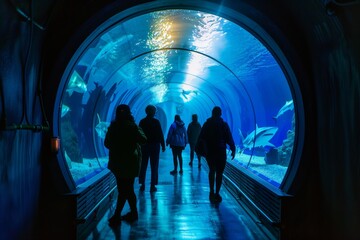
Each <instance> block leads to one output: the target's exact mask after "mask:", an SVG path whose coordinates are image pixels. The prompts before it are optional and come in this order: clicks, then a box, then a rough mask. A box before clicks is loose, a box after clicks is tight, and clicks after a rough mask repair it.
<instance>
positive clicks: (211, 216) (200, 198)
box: [87, 149, 269, 240]
mask: <svg viewBox="0 0 360 240" xmlns="http://www.w3.org/2000/svg"><path fill="white" fill-rule="evenodd" d="M183 157H184V168H183V169H184V173H183V174H182V175H180V174H177V175H174V176H172V175H170V173H169V172H170V171H171V170H172V168H173V163H172V156H171V151H170V149H167V150H166V152H165V153H161V159H160V167H159V184H158V186H157V189H158V190H157V192H153V193H150V191H149V190H150V174H151V172H150V169H148V172H147V175H146V179H147V182H146V188H145V191H144V192H141V191H139V187H140V186H139V185H138V183H137V182H136V184H135V190H136V193H137V201H138V212H139V220H138V221H137V222H135V223H132V224H129V223H126V222H122V224H121V225H120V226H119V227H117V228H114V229H111V228H110V227H109V226H108V224H107V219H108V218H110V216H112V214H113V212H114V207H111V208H109V210H108V211H107V213H106V214H105V216H104V217H103V219H101V221H99V224H98V225H97V228H96V230H94V232H93V233H92V234H91V235H90V236H89V237H88V238H87V239H88V240H91V239H101V240H102V239H104V240H107V239H231V240H232V239H244V240H248V239H259V240H260V239H261V240H263V239H269V237H268V236H266V235H265V234H264V233H263V232H262V231H261V229H260V228H259V226H258V225H257V224H256V223H255V222H253V220H252V219H251V218H250V217H249V216H248V214H247V213H246V212H245V211H244V209H242V208H241V207H240V205H239V204H238V203H237V202H236V200H235V199H234V198H233V196H232V195H230V193H228V192H227V190H226V188H225V187H223V188H222V192H221V193H222V196H223V201H222V202H221V203H220V204H217V205H215V204H211V203H210V202H209V187H208V176H207V171H206V170H205V168H204V167H202V168H198V167H197V165H195V166H193V167H190V166H189V165H188V162H189V155H188V153H187V152H184V154H183ZM204 164H206V162H204V161H203V162H202V165H203V166H204ZM128 211H129V206H128V205H127V204H126V205H125V207H124V210H123V214H125V213H126V212H128Z"/></svg>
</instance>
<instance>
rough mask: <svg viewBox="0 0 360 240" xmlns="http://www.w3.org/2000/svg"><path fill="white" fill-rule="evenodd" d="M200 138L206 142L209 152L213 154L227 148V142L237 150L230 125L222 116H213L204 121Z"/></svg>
mask: <svg viewBox="0 0 360 240" xmlns="http://www.w3.org/2000/svg"><path fill="white" fill-rule="evenodd" d="M199 138H201V139H203V140H204V141H205V143H206V148H207V151H208V152H207V154H208V155H212V154H216V153H218V152H220V151H224V150H226V144H228V145H229V146H230V149H231V151H233V152H235V144H234V140H233V137H232V134H231V132H230V128H229V125H228V124H227V123H226V122H225V121H224V120H223V119H222V118H221V117H217V118H216V117H211V118H208V119H207V120H206V122H205V123H204V125H203V127H202V129H201V133H200V136H199Z"/></svg>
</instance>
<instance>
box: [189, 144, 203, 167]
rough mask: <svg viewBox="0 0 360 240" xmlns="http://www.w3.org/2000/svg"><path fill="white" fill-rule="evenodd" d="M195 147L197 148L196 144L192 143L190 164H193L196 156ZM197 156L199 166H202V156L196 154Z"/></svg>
mask: <svg viewBox="0 0 360 240" xmlns="http://www.w3.org/2000/svg"><path fill="white" fill-rule="evenodd" d="M195 146H196V144H195V143H190V162H191V163H192V162H193V160H194V156H195ZM196 156H197V159H198V161H199V165H200V163H201V162H200V159H201V156H200V155H199V154H196Z"/></svg>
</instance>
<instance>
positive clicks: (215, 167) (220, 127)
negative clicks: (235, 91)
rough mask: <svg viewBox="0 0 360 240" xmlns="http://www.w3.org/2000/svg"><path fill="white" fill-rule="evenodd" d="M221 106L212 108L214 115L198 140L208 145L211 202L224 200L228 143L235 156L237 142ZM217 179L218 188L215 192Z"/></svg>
mask: <svg viewBox="0 0 360 240" xmlns="http://www.w3.org/2000/svg"><path fill="white" fill-rule="evenodd" d="M221 114H222V113H221V108H220V107H218V106H216V107H214V108H213V110H212V116H211V117H210V118H208V119H207V120H206V122H205V123H204V125H203V127H202V129H201V132H200V136H199V139H198V142H202V143H203V144H205V146H206V151H207V152H206V162H207V163H208V165H209V186H210V194H209V199H210V202H211V203H219V202H221V201H222V197H221V196H220V189H221V185H222V178H223V172H224V169H225V165H226V159H227V156H226V147H227V146H226V145H229V146H230V150H231V157H232V159H234V157H235V144H234V140H233V137H232V134H231V132H230V128H229V125H228V124H227V123H226V122H225V121H224V120H223V119H222V118H221ZM215 181H216V189H215V192H214V187H215Z"/></svg>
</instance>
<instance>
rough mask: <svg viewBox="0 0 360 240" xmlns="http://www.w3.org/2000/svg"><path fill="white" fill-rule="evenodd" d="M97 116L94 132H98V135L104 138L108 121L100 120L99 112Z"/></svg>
mask: <svg viewBox="0 0 360 240" xmlns="http://www.w3.org/2000/svg"><path fill="white" fill-rule="evenodd" d="M97 117H98V120H99V123H98V124H97V125H96V127H95V130H96V133H97V134H98V136H99V137H100V138H102V139H105V136H106V133H107V130H108V127H109V126H110V123H109V122H102V121H101V119H100V116H99V114H97Z"/></svg>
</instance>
